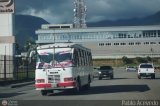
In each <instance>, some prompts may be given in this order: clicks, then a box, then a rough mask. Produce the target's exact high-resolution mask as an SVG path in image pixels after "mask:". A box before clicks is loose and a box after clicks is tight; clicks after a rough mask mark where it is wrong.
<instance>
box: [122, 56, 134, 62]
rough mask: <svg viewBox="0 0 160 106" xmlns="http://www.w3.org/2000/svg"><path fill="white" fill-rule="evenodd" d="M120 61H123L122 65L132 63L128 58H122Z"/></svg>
mask: <svg viewBox="0 0 160 106" xmlns="http://www.w3.org/2000/svg"><path fill="white" fill-rule="evenodd" d="M122 61H123V63H124V64H130V63H132V60H131V59H129V58H127V57H126V56H123V57H122Z"/></svg>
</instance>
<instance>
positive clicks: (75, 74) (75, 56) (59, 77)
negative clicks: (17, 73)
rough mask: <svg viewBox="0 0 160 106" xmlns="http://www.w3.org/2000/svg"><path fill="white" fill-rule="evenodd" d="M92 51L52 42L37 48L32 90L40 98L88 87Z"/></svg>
mask: <svg viewBox="0 0 160 106" xmlns="http://www.w3.org/2000/svg"><path fill="white" fill-rule="evenodd" d="M92 69H93V67H92V54H91V50H90V49H88V48H85V47H83V46H81V45H78V44H74V43H55V44H48V45H42V46H39V47H37V64H36V71H35V87H36V90H41V94H42V95H47V93H48V92H52V93H54V90H66V89H73V91H75V92H79V91H80V90H81V88H82V87H84V88H86V89H88V88H90V83H91V82H92V79H93V75H92V71H93V70H92Z"/></svg>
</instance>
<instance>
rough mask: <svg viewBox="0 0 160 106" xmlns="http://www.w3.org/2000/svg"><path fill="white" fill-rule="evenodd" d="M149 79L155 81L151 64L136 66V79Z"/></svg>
mask: <svg viewBox="0 0 160 106" xmlns="http://www.w3.org/2000/svg"><path fill="white" fill-rule="evenodd" d="M141 77H151V78H152V79H155V68H154V66H153V64H152V63H141V64H140V65H139V66H138V78H139V79H141Z"/></svg>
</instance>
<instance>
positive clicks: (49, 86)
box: [35, 84, 52, 88]
mask: <svg viewBox="0 0 160 106" xmlns="http://www.w3.org/2000/svg"><path fill="white" fill-rule="evenodd" d="M35 87H36V88H51V87H52V86H51V84H35Z"/></svg>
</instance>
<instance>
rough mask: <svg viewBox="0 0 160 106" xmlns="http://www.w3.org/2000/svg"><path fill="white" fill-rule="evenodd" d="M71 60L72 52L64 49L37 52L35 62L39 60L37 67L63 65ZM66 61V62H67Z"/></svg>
mask: <svg viewBox="0 0 160 106" xmlns="http://www.w3.org/2000/svg"><path fill="white" fill-rule="evenodd" d="M71 60H72V53H70V52H66V51H60V52H56V53H55V54H53V53H47V52H42V53H39V54H38V58H37V62H39V65H38V68H43V67H63V66H64V64H65V65H66V64H67V63H68V62H69V63H70V61H71ZM69 63H68V64H69Z"/></svg>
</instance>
